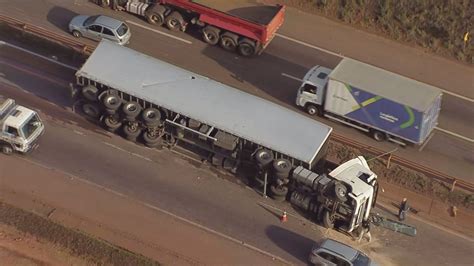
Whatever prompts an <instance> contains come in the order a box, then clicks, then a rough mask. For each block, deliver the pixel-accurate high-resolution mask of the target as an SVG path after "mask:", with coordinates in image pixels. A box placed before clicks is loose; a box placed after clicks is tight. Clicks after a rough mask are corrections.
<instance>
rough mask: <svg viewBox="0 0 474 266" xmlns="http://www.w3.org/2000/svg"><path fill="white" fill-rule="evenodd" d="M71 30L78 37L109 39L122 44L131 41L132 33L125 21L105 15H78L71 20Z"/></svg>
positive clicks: (97, 39)
mask: <svg viewBox="0 0 474 266" xmlns="http://www.w3.org/2000/svg"><path fill="white" fill-rule="evenodd" d="M69 32H71V34H72V35H73V36H74V37H76V38H80V37H85V38H89V39H93V40H96V41H100V40H101V39H103V38H104V39H108V40H111V41H113V42H116V43H118V44H120V45H125V44H128V43H129V42H130V37H131V36H132V33H131V32H130V28H129V27H128V25H127V24H125V22H123V21H120V20H117V19H114V18H111V17H107V16H104V15H96V16H86V15H78V16H75V17H74V18H72V20H71V22H69Z"/></svg>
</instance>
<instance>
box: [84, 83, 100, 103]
mask: <svg viewBox="0 0 474 266" xmlns="http://www.w3.org/2000/svg"><path fill="white" fill-rule="evenodd" d="M81 93H82V96H83V97H84V98H85V99H86V100H88V101H91V102H95V101H97V100H98V99H97V97H98V96H99V89H97V87H96V86H94V85H87V86H85V87H83V88H82V92H81Z"/></svg>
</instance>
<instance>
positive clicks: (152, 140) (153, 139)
mask: <svg viewBox="0 0 474 266" xmlns="http://www.w3.org/2000/svg"><path fill="white" fill-rule="evenodd" d="M143 140H144V142H145V145H146V146H148V147H152V148H153V147H157V146H160V145H161V143H162V141H161V136H160V135H158V134H156V135H154V136H152V135H150V134H149V132H148V130H144V131H143Z"/></svg>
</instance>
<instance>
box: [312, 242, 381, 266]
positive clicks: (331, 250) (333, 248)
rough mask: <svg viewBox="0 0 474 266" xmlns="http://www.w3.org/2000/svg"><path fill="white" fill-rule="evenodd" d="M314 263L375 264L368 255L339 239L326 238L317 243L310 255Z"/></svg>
mask: <svg viewBox="0 0 474 266" xmlns="http://www.w3.org/2000/svg"><path fill="white" fill-rule="evenodd" d="M309 261H310V262H311V263H312V264H314V265H324V266H375V265H377V264H376V263H375V262H373V261H372V260H371V259H370V258H369V257H368V256H367V255H365V254H364V253H362V252H361V251H358V250H356V249H354V248H352V247H350V246H348V245H346V244H343V243H341V242H339V241H336V240H333V239H330V238H325V239H323V240H321V241H320V242H319V243H315V244H314V246H313V248H312V249H311V253H310V255H309Z"/></svg>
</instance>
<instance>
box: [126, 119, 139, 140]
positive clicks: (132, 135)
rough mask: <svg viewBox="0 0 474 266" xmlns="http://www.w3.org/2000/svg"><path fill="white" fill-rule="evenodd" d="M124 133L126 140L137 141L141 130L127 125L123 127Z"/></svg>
mask: <svg viewBox="0 0 474 266" xmlns="http://www.w3.org/2000/svg"><path fill="white" fill-rule="evenodd" d="M122 129H123V133H124V134H125V138H126V139H128V140H130V141H136V140H137V137H138V136H139V135H140V133H141V130H140V128H139V127H138V126H135V127H134V126H131V125H130V124H128V123H126V124H124V125H123V127H122Z"/></svg>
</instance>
